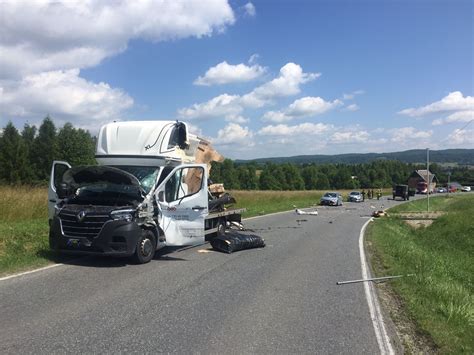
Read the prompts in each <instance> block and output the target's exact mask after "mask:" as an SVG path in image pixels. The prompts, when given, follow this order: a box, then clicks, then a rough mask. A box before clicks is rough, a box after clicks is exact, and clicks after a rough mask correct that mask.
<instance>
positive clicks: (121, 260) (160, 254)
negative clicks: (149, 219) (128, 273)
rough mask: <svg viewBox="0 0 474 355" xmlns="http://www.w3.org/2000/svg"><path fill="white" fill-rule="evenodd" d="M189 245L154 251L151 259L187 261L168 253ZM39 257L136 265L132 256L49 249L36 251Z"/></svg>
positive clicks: (70, 262) (103, 264)
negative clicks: (87, 253)
mask: <svg viewBox="0 0 474 355" xmlns="http://www.w3.org/2000/svg"><path fill="white" fill-rule="evenodd" d="M187 249H189V247H167V248H163V249H160V250H158V251H157V252H156V254H155V257H154V258H153V261H187V259H184V258H177V257H174V256H170V255H169V254H172V253H175V252H180V251H183V250H187ZM37 255H38V256H39V257H41V258H44V259H46V260H49V261H51V262H53V263H56V264H65V265H74V266H84V267H96V268H110V267H125V266H127V265H136V263H135V262H134V261H133V259H132V257H112V256H106V255H78V254H72V253H71V254H66V253H57V252H54V251H51V250H47V249H42V250H39V251H38V252H37Z"/></svg>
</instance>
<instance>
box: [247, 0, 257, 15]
mask: <svg viewBox="0 0 474 355" xmlns="http://www.w3.org/2000/svg"><path fill="white" fill-rule="evenodd" d="M244 11H245V14H246V15H248V16H250V17H254V16H255V15H256V14H257V11H256V10H255V6H254V5H253V4H252V3H251V2H248V3H246V4H245V5H244Z"/></svg>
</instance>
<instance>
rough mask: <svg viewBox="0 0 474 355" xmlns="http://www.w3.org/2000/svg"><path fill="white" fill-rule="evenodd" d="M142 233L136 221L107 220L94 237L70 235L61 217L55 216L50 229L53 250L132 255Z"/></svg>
mask: <svg viewBox="0 0 474 355" xmlns="http://www.w3.org/2000/svg"><path fill="white" fill-rule="evenodd" d="M141 233H142V230H141V228H140V227H139V226H138V224H137V223H136V222H133V221H131V222H127V221H120V220H117V221H114V220H110V221H107V222H106V223H105V224H104V225H103V227H102V229H101V230H100V232H99V234H98V235H97V236H94V237H77V236H68V235H65V234H64V233H63V230H62V228H61V221H60V219H59V218H58V217H57V216H55V217H54V218H53V220H52V223H51V226H50V231H49V245H50V248H51V249H52V250H56V251H59V252H65V253H72V254H89V255H109V256H130V255H133V253H135V248H136V245H137V241H138V238H139V237H140V235H141Z"/></svg>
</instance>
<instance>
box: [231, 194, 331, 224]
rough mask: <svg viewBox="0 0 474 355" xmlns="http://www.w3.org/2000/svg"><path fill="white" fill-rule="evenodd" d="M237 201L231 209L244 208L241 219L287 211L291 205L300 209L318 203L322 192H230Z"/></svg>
mask: <svg viewBox="0 0 474 355" xmlns="http://www.w3.org/2000/svg"><path fill="white" fill-rule="evenodd" d="M230 193H231V195H232V196H234V197H235V199H236V200H237V204H236V205H235V206H233V207H236V208H242V207H244V208H246V209H247V211H246V212H245V213H244V214H243V217H244V218H246V217H253V216H260V215H264V214H269V213H274V212H281V211H288V210H291V209H292V208H293V205H295V206H297V207H299V208H302V207H309V206H312V205H314V204H317V203H319V199H320V198H321V196H322V195H323V193H324V192H323V191H231V192H230Z"/></svg>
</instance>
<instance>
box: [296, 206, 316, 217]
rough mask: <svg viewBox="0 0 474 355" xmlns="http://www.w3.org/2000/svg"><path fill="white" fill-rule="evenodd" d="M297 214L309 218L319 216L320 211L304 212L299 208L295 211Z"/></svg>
mask: <svg viewBox="0 0 474 355" xmlns="http://www.w3.org/2000/svg"><path fill="white" fill-rule="evenodd" d="M295 212H296V214H297V215H305V216H306V215H308V216H317V215H318V211H303V210H300V209H299V208H296V209H295Z"/></svg>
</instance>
